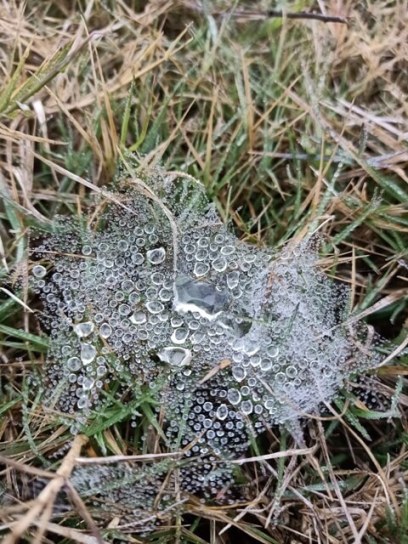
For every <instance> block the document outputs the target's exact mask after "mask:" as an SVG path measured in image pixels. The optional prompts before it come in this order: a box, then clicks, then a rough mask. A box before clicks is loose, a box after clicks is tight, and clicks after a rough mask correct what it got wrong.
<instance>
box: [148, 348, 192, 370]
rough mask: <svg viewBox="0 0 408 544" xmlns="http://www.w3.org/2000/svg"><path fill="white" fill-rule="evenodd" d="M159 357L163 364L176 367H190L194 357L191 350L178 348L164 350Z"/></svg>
mask: <svg viewBox="0 0 408 544" xmlns="http://www.w3.org/2000/svg"><path fill="white" fill-rule="evenodd" d="M157 355H158V357H159V359H160V360H161V361H163V363H168V364H169V365H172V366H176V367H181V366H186V365H188V364H189V363H190V361H191V357H192V355H191V351H190V350H189V349H184V348H176V347H166V348H163V349H162V350H161V351H160V352H159V353H158V354H157Z"/></svg>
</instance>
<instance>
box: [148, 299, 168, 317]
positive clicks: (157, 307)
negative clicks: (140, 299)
mask: <svg viewBox="0 0 408 544" xmlns="http://www.w3.org/2000/svg"><path fill="white" fill-rule="evenodd" d="M146 308H147V309H148V310H149V312H150V313H151V314H159V313H160V312H162V311H163V310H164V306H163V304H162V303H161V302H160V301H159V300H150V301H149V302H147V303H146Z"/></svg>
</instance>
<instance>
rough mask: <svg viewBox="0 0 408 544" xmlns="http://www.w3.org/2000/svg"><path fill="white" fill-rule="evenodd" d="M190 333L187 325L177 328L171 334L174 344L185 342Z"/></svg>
mask: <svg viewBox="0 0 408 544" xmlns="http://www.w3.org/2000/svg"><path fill="white" fill-rule="evenodd" d="M188 334H189V330H188V329H186V328H185V327H180V328H178V329H176V330H175V331H174V332H173V334H172V335H171V341H172V342H174V344H184V342H185V341H186V340H187V336H188Z"/></svg>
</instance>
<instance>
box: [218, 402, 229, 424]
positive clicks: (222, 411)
mask: <svg viewBox="0 0 408 544" xmlns="http://www.w3.org/2000/svg"><path fill="white" fill-rule="evenodd" d="M216 415H217V418H218V419H221V421H223V420H224V419H226V417H227V416H228V408H227V406H226V404H221V405H220V406H219V407H218V410H217V414H216Z"/></svg>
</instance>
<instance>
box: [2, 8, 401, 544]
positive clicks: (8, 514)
mask: <svg viewBox="0 0 408 544" xmlns="http://www.w3.org/2000/svg"><path fill="white" fill-rule="evenodd" d="M271 9H273V12H270V10H271ZM268 11H269V13H268ZM311 12H313V13H316V14H320V15H321V17H320V18H316V19H314V18H313V17H310V13H311ZM293 14H298V15H299V16H298V17H297V18H292V17H291V15H293ZM268 15H269V16H268ZM332 17H334V19H332ZM407 23H408V2H407V1H406V0H390V1H387V0H377V1H374V0H373V1H370V0H361V1H358V2H356V1H354V0H316V1H315V2H314V1H307V0H304V1H288V0H287V1H284V0H282V1H280V2H277V3H276V5H271V4H270V3H269V2H267V1H263V0H258V1H256V0H255V1H253V2H249V1H248V2H238V1H236V2H232V1H230V0H225V1H221V0H216V1H213V2H210V1H202V2H199V1H196V0H180V1H177V2H174V1H170V0H169V1H166V0H154V1H151V2H145V1H137V0H134V1H120V0H117V1H113V0H112V1H109V0H106V1H104V2H100V1H96V0H95V1H90V2H85V1H79V0H77V1H74V2H67V1H64V0H60V1H59V2H57V1H55V0H48V1H41V0H27V1H26V2H22V1H19V0H14V1H11V2H3V3H2V5H1V6H0V38H1V42H2V49H1V50H0V66H1V71H2V72H1V73H2V83H1V86H0V160H1V173H0V190H1V194H2V200H3V204H2V207H1V210H0V244H1V245H0V257H1V268H0V280H1V288H0V289H1V293H0V322H1V324H0V345H1V349H2V351H1V360H0V365H1V366H0V370H1V391H2V393H1V395H2V396H1V399H0V414H1V420H0V455H1V458H0V461H1V463H2V465H1V469H2V473H1V474H2V476H1V478H2V498H1V499H0V500H1V503H0V504H1V510H0V512H1V520H2V523H1V527H0V531H1V533H2V535H4V539H5V540H4V541H5V542H8V543H11V542H17V540H18V538H21V541H22V542H97V541H98V540H99V541H100V540H101V539H102V540H105V541H107V542H113V541H115V539H117V540H116V541H126V539H128V540H129V541H130V542H152V543H153V542H155V543H163V544H164V543H172V542H191V543H209V544H213V543H216V542H217V543H218V542H220V543H229V542H243V543H246V542H248V543H249V542H251V543H252V542H261V543H302V544H303V543H306V542H321V543H326V542H327V543H330V544H335V543H350V544H351V543H357V542H362V543H367V544H374V543H375V544H377V543H379V544H380V543H384V544H385V543H406V542H408V536H407V535H408V496H407V484H408V464H407V445H408V426H407V419H406V416H407V406H408V397H407V394H408V391H407V382H406V375H407V372H408V362H407V361H408V360H407V355H406V351H404V350H405V349H406V345H407V343H408V341H407V329H408V325H407V318H408V313H407V309H408V308H407V306H408V305H407V300H408V297H407V295H408V290H407V268H408V259H407V247H408V245H407V242H408V237H407V232H408V215H407V203H408V188H407V181H408V175H407V164H408V160H407V159H408V149H407V136H408V121H407V119H408V115H407V113H408V106H407V101H406V97H407V91H408V46H407V43H408V24H407ZM129 157H132V159H131V160H132V161H133V160H134V161H136V163H137V164H138V167H139V168H140V170H141V171H143V172H145V173H146V172H151V171H152V170H154V169H155V168H157V167H158V166H159V167H160V168H162V169H164V170H165V171H168V172H177V171H180V172H182V173H183V174H188V175H191V176H194V178H196V179H198V180H199V181H200V182H202V183H203V184H204V186H205V188H206V192H207V194H208V196H209V198H210V199H212V201H214V203H215V204H216V208H217V210H218V212H219V214H220V216H221V217H222V219H223V220H224V221H225V223H228V224H229V225H230V228H231V230H232V231H234V232H235V233H236V234H237V235H238V236H239V237H240V238H241V239H242V240H244V241H246V242H248V243H250V244H254V245H258V246H261V247H264V248H273V249H274V251H279V250H280V249H282V247H284V244H285V243H287V242H288V241H291V242H293V241H295V242H296V241H300V240H303V239H304V238H305V237H307V236H308V235H310V233H311V232H314V231H316V232H318V233H320V237H321V238H320V240H321V242H320V248H319V255H320V259H319V268H320V269H321V270H322V271H324V273H325V274H327V275H328V276H330V277H332V278H335V279H336V281H339V282H341V283H343V284H346V285H348V286H349V287H350V300H349V304H350V314H351V315H354V316H355V315H359V316H360V317H364V318H365V320H366V321H367V322H368V323H369V324H370V325H371V326H373V327H374V329H375V330H376V332H377V333H378V334H379V335H381V336H382V338H384V342H383V343H382V344H381V346H380V347H379V348H378V349H379V350H380V352H381V354H382V356H383V362H382V364H381V365H379V366H378V368H377V369H375V370H373V371H372V372H371V373H370V381H369V382H364V384H365V385H364V384H363V385H361V387H360V389H363V388H364V387H369V390H370V391H372V392H373V394H375V396H376V398H380V399H384V400H385V402H387V403H388V404H389V405H388V406H387V411H386V412H385V413H384V412H381V410H379V409H378V406H374V407H373V406H371V405H369V402H368V401H367V398H366V397H364V395H361V394H360V395H357V394H355V392H356V391H358V388H354V389H353V388H346V390H345V391H344V392H343V393H342V395H340V396H339V398H338V399H337V400H336V402H335V403H333V406H332V413H331V414H330V413H328V414H327V415H326V416H323V417H321V418H319V417H314V418H310V420H308V421H306V422H305V423H304V434H305V438H304V439H305V450H307V451H306V452H305V454H304V456H302V457H301V458H299V457H298V456H293V455H291V451H292V450H293V448H295V447H298V446H295V444H294V442H293V438H292V435H291V433H290V432H289V433H288V432H287V431H285V430H282V429H279V428H271V429H270V430H269V431H268V432H266V433H264V434H263V435H262V436H261V437H260V438H259V439H258V440H257V442H256V443H254V444H253V445H252V446H251V449H250V451H248V455H247V457H248V458H252V457H256V460H255V461H251V462H247V463H245V464H244V465H243V467H242V472H240V473H239V475H238V476H237V477H238V478H239V479H240V481H242V489H241V492H242V494H243V497H244V499H246V502H245V500H244V502H242V500H240V501H237V503H236V504H233V505H222V504H220V503H217V502H216V501H215V502H214V503H211V504H209V503H207V504H203V503H202V502H200V501H199V500H198V498H197V497H194V496H191V498H190V499H189V500H188V501H187V503H185V504H184V506H183V508H184V510H183V516H176V519H174V520H172V521H171V523H170V522H169V523H164V524H162V525H161V526H159V527H158V528H157V530H155V531H153V532H150V533H148V534H147V535H144V536H140V535H139V534H121V533H120V532H119V531H116V530H115V519H114V520H113V521H112V520H110V525H109V527H107V526H106V525H105V526H103V527H102V528H97V527H96V526H95V524H94V523H93V521H92V516H91V514H90V512H89V511H88V509H87V506H86V505H85V504H84V502H83V501H82V500H81V499H80V498H79V499H78V500H77V501H76V502H75V500H74V504H73V506H72V507H71V508H70V510H69V511H64V512H63V513H61V511H58V507H57V509H56V510H57V512H54V514H52V504H53V498H54V496H55V495H57V493H58V491H59V489H60V488H61V487H62V486H63V485H64V483H65V482H66V479H67V478H69V475H70V474H71V471H72V469H73V467H74V465H75V463H76V461H75V459H76V458H77V457H79V455H80V454H81V455H82V456H87V457H90V458H97V457H98V456H106V455H120V456H123V455H129V454H133V455H139V454H141V453H152V452H153V451H154V452H156V451H157V450H149V449H147V451H141V450H138V449H137V447H134V445H132V444H129V442H127V440H126V436H127V434H126V433H127V431H126V429H127V426H129V425H131V421H129V420H125V419H124V416H123V414H121V413H120V411H117V412H116V413H111V414H110V417H111V419H110V420H109V421H110V424H109V425H105V426H103V428H102V430H101V429H100V428H98V426H97V425H94V426H93V427H91V431H90V432H89V433H88V434H87V436H84V435H82V434H81V435H79V436H78V437H77V438H76V439H75V440H74V441H73V439H72V435H71V434H70V432H69V429H68V428H67V426H66V425H64V424H63V423H62V422H61V420H60V419H59V415H58V414H55V413H50V411H49V410H48V411H47V410H46V409H45V408H44V407H43V405H42V404H41V402H40V401H39V399H38V398H36V397H35V396H33V394H32V391H30V385H29V384H30V382H29V378H30V376H33V375H41V372H42V369H43V368H44V364H45V358H46V351H47V331H45V330H43V327H42V325H41V322H40V320H39V319H38V315H39V313H40V312H41V305H40V303H39V301H38V297H36V295H35V294H34V293H33V292H32V291H31V290H29V289H28V280H27V278H28V276H29V274H30V272H31V268H32V265H33V263H32V262H31V261H30V259H29V255H28V248H29V246H30V238H31V234H30V229H32V228H33V227H35V226H36V225H39V224H41V225H43V226H44V225H46V227H44V228H48V229H51V227H52V223H53V220H54V218H55V216H56V215H57V214H61V215H70V216H77V217H79V218H86V217H87V213H88V212H89V211H90V210H93V209H94V208H93V206H94V204H95V202H94V196H95V193H97V192H98V191H99V192H100V191H101V189H103V190H104V188H105V187H109V184H110V183H111V181H112V179H113V177H114V175H115V173H116V172H117V167H118V164H123V163H124V162H125V163H126V161H129V160H130V159H129ZM47 225H48V226H47ZM355 379H356V380H358V379H360V378H359V376H355ZM367 383H368V385H367ZM353 391H354V392H353ZM360 393H361V391H360ZM126 416H128V414H126ZM144 417H145V423H144V424H146V419H147V420H149V417H153V416H152V415H151V414H150V413H149V414H147V413H146V414H144ZM149 421H150V423H151V420H149ZM155 425H156V427H155V426H154V425H153V426H152V435H151V436H150V443H152V444H156V442H157V440H158V439H157V436H158V435H159V434H160V428H159V423H158V422H157V421H155ZM280 451H281V452H282V454H283V455H282V456H275V457H273V456H271V455H270V454H276V453H277V452H278V453H279V452H280ZM285 452H286V453H285ZM265 456H269V458H268V457H266V458H265ZM39 477H43V478H45V481H47V482H50V483H49V485H48V486H47V487H46V488H45V491H43V492H42V493H41V491H40V490H38V489H37V491H36V492H35V493H34V494H33V493H31V494H30V482H31V480H32V479H33V478H39ZM23 488H28V490H27V489H26V490H24V489H23ZM24 493H26V496H25V495H24ZM71 500H72V497H71ZM13 501H17V502H13ZM24 501H26V502H24ZM92 535H93V536H92ZM95 535H96V536H95Z"/></svg>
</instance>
